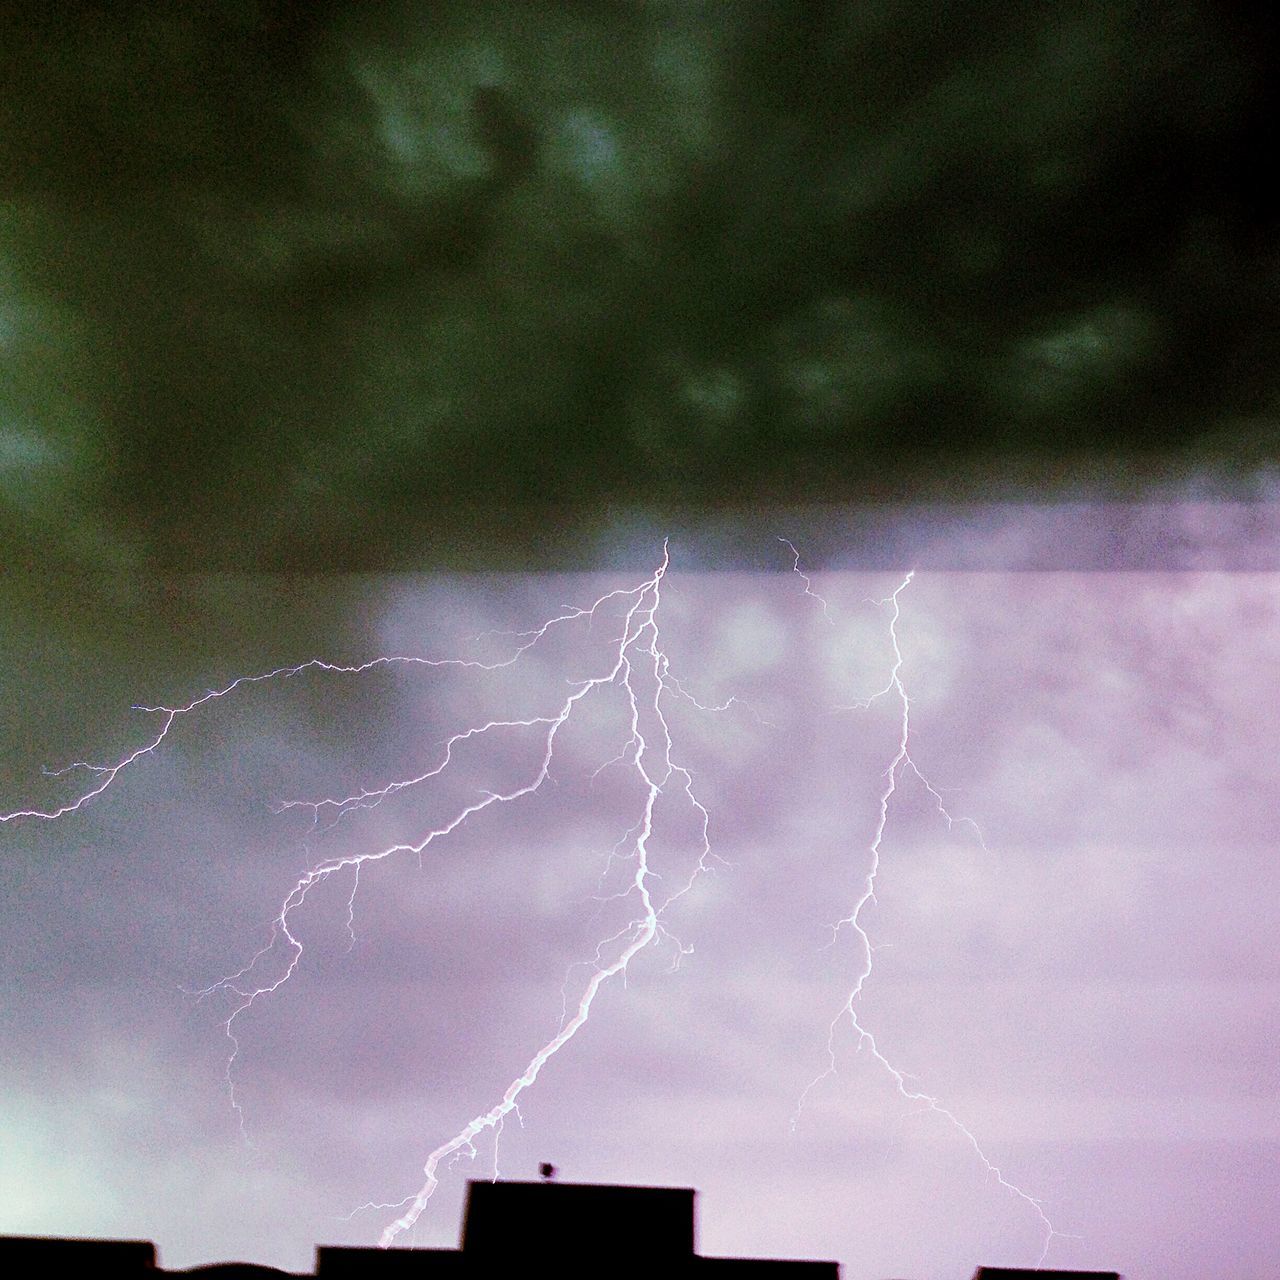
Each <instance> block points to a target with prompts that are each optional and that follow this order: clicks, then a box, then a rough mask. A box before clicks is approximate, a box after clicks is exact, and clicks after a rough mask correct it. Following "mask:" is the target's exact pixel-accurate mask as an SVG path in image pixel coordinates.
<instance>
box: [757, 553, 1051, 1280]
mask: <svg viewBox="0 0 1280 1280" xmlns="http://www.w3.org/2000/svg"><path fill="white" fill-rule="evenodd" d="M779 541H781V542H784V543H786V545H787V546H788V547H789V548H790V549H791V551H792V553H793V555H794V557H795V561H794V563H793V565H792V570H793V571H794V572H795V573H796V574H798V575H799V577H800V579H801V581H802V582H803V583H804V594H805V595H807V596H811V597H813V599H815V600H816V601H818V603H819V604H820V605H821V606H822V610H823V616H824V617H825V618H826V619H827V621H831V620H832V618H831V610H830V606H829V603H828V601H827V600H826V599H824V598H823V597H822V596H820V595H818V594H817V593H816V592H815V591H814V590H813V583H812V580H811V579H810V578H809V577H808V576H807V575H806V574H804V573H802V572H801V570H800V555H799V552H797V551H796V549H795V547H794V546H792V544H791V543H790V542H788V541H787V540H786V539H785V538H780V539H779ZM914 577H915V570H914V569H913V570H911V571H910V572H908V573H907V574H906V576H905V577H904V578H903V580H902V581H901V582H900V583H899V584H898V586H897V587H896V588H895V589H894V591H893V592H892V593H891V594H890V595H888V596H886V597H885V598H884V599H881V600H873V601H869V602H868V603H871V604H873V605H875V606H876V607H878V608H882V609H887V610H888V611H889V628H888V631H889V643H890V647H891V649H892V651H893V661H892V664H891V666H890V670H889V677H888V680H887V681H886V682H885V684H884V685H883V686H882V687H881V688H880V689H878V690H877V691H876V692H875V693H873V694H871V695H870V697H868V698H864V699H861V700H859V701H857V702H855V703H854V704H852V706H850V707H842V708H838V710H842V711H850V710H860V711H861V710H866V709H867V708H869V707H871V706H872V705H874V704H875V703H877V702H879V701H880V700H881V699H882V698H886V697H889V696H890V695H893V696H896V698H897V701H898V707H899V717H898V739H897V746H896V749H895V751H894V755H893V758H892V759H891V760H890V762H889V766H888V768H887V769H886V770H885V772H884V775H883V777H884V788H883V790H882V791H881V792H880V796H879V801H878V808H877V817H876V823H875V829H874V831H873V833H872V837H871V842H870V844H869V845H868V846H867V849H868V853H869V854H870V862H869V866H868V869H867V874H866V877H865V879H864V880H863V883H862V892H861V893H860V894H859V896H858V897H857V899H856V900H855V901H854V904H853V907H852V909H851V910H850V911H849V913H848V914H847V915H845V916H844V917H843V918H842V919H840V920H839V921H837V922H836V924H835V925H833V926H832V938H831V940H832V942H834V941H835V939H836V937H837V936H838V934H839V932H840V930H842V929H845V928H849V929H852V930H853V932H854V933H855V934H856V936H857V939H858V942H859V944H860V946H861V950H862V967H861V968H860V969H859V971H858V973H857V975H856V976H855V978H854V983H853V986H852V988H851V989H850V991H849V994H848V996H847V997H846V998H845V1000H844V1002H843V1004H841V1006H840V1008H839V1009H838V1010H837V1012H836V1015H835V1017H834V1018H832V1020H831V1024H830V1027H829V1028H828V1031H827V1042H826V1058H827V1066H826V1069H825V1070H824V1071H822V1072H821V1074H819V1075H818V1076H816V1077H815V1078H814V1079H813V1080H812V1081H811V1082H810V1083H809V1084H808V1085H807V1086H806V1088H805V1089H804V1091H803V1092H802V1093H801V1095H800V1098H799V1100H798V1102H797V1104H796V1110H795V1114H794V1115H793V1116H792V1119H791V1128H792V1132H794V1131H795V1129H796V1125H797V1123H798V1120H799V1116H800V1113H801V1111H802V1110H803V1108H804V1104H805V1102H806V1101H807V1100H808V1098H809V1095H810V1094H811V1093H812V1092H813V1091H814V1089H816V1088H817V1087H818V1085H820V1084H821V1083H822V1082H823V1081H824V1080H828V1079H830V1078H832V1077H833V1076H835V1075H836V1074H837V1073H838V1066H837V1059H836V1047H835V1040H836V1034H837V1032H838V1031H839V1029H840V1027H841V1025H842V1024H843V1023H845V1022H846V1021H847V1022H848V1025H849V1026H850V1027H852V1029H853V1031H854V1033H855V1035H856V1036H857V1046H858V1050H859V1051H861V1050H862V1049H863V1048H866V1049H868V1050H869V1051H870V1053H871V1056H872V1057H873V1058H874V1059H875V1061H876V1062H877V1063H878V1064H879V1066H880V1067H882V1068H883V1069H884V1070H885V1071H886V1072H887V1073H888V1075H889V1077H890V1079H891V1080H892V1081H893V1083H894V1087H895V1088H896V1089H897V1091H898V1093H899V1094H900V1095H901V1096H902V1097H903V1098H904V1099H905V1100H906V1101H908V1102H911V1103H917V1104H920V1106H921V1108H922V1110H923V1112H933V1113H935V1114H937V1115H939V1116H941V1117H942V1118H943V1119H944V1120H946V1121H947V1122H948V1123H949V1124H950V1126H951V1127H952V1129H953V1130H954V1131H955V1132H956V1133H958V1134H959V1135H960V1136H961V1137H962V1138H963V1139H964V1140H965V1142H967V1143H968V1145H969V1146H970V1147H971V1148H972V1150H973V1152H974V1154H975V1155H976V1156H977V1158H978V1161H979V1163H980V1164H981V1165H982V1167H983V1169H984V1170H985V1171H986V1173H987V1174H988V1175H989V1176H990V1177H992V1178H994V1179H995V1181H996V1182H997V1183H998V1184H999V1185H1000V1186H1001V1187H1003V1188H1004V1190H1006V1191H1007V1192H1009V1193H1010V1195H1012V1196H1015V1197H1016V1198H1017V1199H1019V1200H1021V1201H1022V1202H1023V1203H1024V1204H1026V1205H1027V1206H1029V1207H1030V1209H1031V1210H1032V1212H1033V1213H1034V1214H1035V1216H1036V1218H1037V1220H1038V1221H1039V1223H1040V1227H1041V1229H1042V1231H1043V1233H1044V1234H1043V1240H1042V1245H1041V1250H1040V1256H1039V1258H1038V1259H1037V1261H1036V1264H1035V1265H1036V1267H1037V1268H1040V1267H1042V1266H1044V1262H1045V1259H1046V1258H1047V1257H1048V1256H1049V1248H1050V1245H1051V1244H1052V1243H1053V1241H1054V1239H1055V1238H1057V1237H1061V1236H1064V1234H1065V1233H1063V1232H1060V1231H1057V1230H1056V1229H1055V1228H1054V1226H1053V1223H1052V1222H1051V1221H1050V1220H1049V1218H1048V1216H1047V1215H1046V1213H1045V1211H1044V1204H1043V1202H1042V1201H1040V1200H1039V1199H1037V1198H1036V1197H1035V1196H1032V1195H1030V1194H1029V1193H1028V1192H1026V1191H1024V1190H1023V1189H1022V1188H1021V1187H1019V1186H1018V1185H1016V1184H1015V1183H1013V1182H1010V1181H1009V1179H1007V1178H1006V1177H1005V1176H1004V1174H1003V1173H1002V1172H1001V1171H1000V1169H999V1167H998V1166H997V1165H996V1164H995V1163H994V1162H993V1161H992V1160H991V1159H990V1157H988V1155H987V1153H986V1152H985V1151H984V1150H983V1148H982V1145H981V1143H980V1142H979V1141H978V1139H977V1137H976V1136H975V1134H974V1133H973V1131H972V1130H971V1129H969V1127H968V1126H967V1125H966V1124H965V1123H964V1122H963V1121H962V1120H961V1119H960V1117H959V1116H957V1115H956V1114H955V1112H954V1111H952V1110H950V1109H949V1108H948V1107H946V1106H944V1105H943V1103H942V1101H941V1099H939V1098H937V1097H935V1096H934V1095H933V1094H930V1093H926V1092H924V1091H923V1090H921V1089H917V1088H912V1087H911V1086H910V1085H908V1083H907V1079H908V1076H907V1073H906V1072H904V1071H902V1070H901V1069H900V1068H899V1067H896V1066H894V1064H893V1063H892V1062H891V1061H890V1060H889V1059H888V1058H887V1057H885V1055H884V1053H883V1052H882V1051H881V1049H880V1046H879V1044H878V1042H877V1041H876V1038H875V1036H874V1035H873V1034H872V1032H871V1031H869V1030H868V1029H867V1028H866V1027H865V1026H864V1025H863V1024H862V1022H861V1020H860V1019H859V1017H858V1009H857V1004H858V999H859V997H860V996H861V995H862V992H863V989H864V988H865V986H866V984H867V981H868V979H870V977H871V971H872V967H873V960H872V956H873V953H874V951H875V948H874V947H873V945H872V942H871V937H870V935H869V934H868V933H867V931H866V929H865V927H864V926H863V924H862V922H861V916H862V912H863V909H864V908H865V907H866V906H867V904H868V903H871V902H874V901H875V891H876V879H877V877H878V876H879V874H880V862H881V851H882V849H883V846H884V837H885V830H886V828H887V827H888V824H889V814H890V810H891V809H892V805H893V799H894V796H895V795H896V794H897V791H898V784H899V782H900V780H901V779H902V776H903V774H905V773H910V774H911V775H912V776H914V777H915V778H916V780H917V781H918V782H919V783H920V784H921V785H922V786H923V787H924V789H925V791H926V792H927V793H928V795H929V796H930V797H931V798H932V800H933V801H934V804H935V805H936V807H937V810H938V812H939V814H940V815H941V817H942V818H943V819H944V820H945V821H946V823H947V828H948V830H950V829H951V828H952V827H953V826H955V825H956V824H957V823H964V824H966V825H968V826H970V827H971V828H972V829H973V831H974V832H975V833H976V835H977V838H978V842H979V844H981V846H982V848H983V850H984V852H985V851H986V844H985V842H984V841H983V839H982V833H981V831H979V830H978V828H977V826H976V825H975V824H974V823H973V822H972V820H971V819H968V818H956V817H954V816H953V815H952V814H951V812H950V811H949V810H948V809H947V807H946V803H945V802H944V800H943V798H942V795H941V793H940V792H939V791H938V790H937V788H936V787H934V785H933V784H932V783H931V782H930V781H929V779H928V778H926V777H925V775H924V774H923V773H922V772H921V771H920V769H919V767H918V766H917V764H916V762H915V760H914V759H913V758H912V756H911V698H910V696H909V695H908V693H907V687H906V685H905V684H904V682H903V679H902V667H903V656H902V647H901V645H900V643H899V637H898V623H899V621H900V620H901V617H902V601H901V596H902V593H903V592H904V591H905V590H906V589H907V587H909V586H910V585H911V581H912V579H913V578H914Z"/></svg>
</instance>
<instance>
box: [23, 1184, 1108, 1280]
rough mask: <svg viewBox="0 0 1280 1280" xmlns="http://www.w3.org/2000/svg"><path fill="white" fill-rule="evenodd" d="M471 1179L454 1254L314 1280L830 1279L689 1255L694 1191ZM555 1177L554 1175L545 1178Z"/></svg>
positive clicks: (360, 1258) (86, 1243) (109, 1257)
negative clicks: (541, 1279) (532, 1275)
mask: <svg viewBox="0 0 1280 1280" xmlns="http://www.w3.org/2000/svg"><path fill="white" fill-rule="evenodd" d="M547 1168H549V1166H544V1167H543V1170H544V1172H543V1180H542V1181H540V1182H471V1183H469V1184H468V1187H467V1202H466V1208H465V1210H464V1214H463V1224H462V1242H461V1245H460V1247H459V1248H457V1249H418V1248H406V1249H380V1248H352V1247H349V1246H345V1245H321V1246H320V1247H319V1248H318V1249H317V1250H316V1266H315V1272H314V1273H313V1274H314V1275H315V1277H316V1280H363V1278H364V1277H366V1276H367V1277H370V1278H371V1280H411V1278H412V1280H434V1277H437V1276H439V1277H459V1278H463V1277H466V1278H468V1280H476V1278H478V1277H489V1276H494V1277H497V1276H502V1277H507V1276H511V1275H517V1274H524V1273H526V1272H528V1271H530V1270H532V1271H534V1272H537V1273H540V1274H546V1275H551V1276H559V1277H566V1278H567V1280H576V1278H577V1277H582V1278H583V1280H586V1277H588V1276H590V1277H592V1280H597V1278H600V1277H632V1276H635V1277H639V1276H642V1275H643V1276H646V1277H648V1276H652V1275H655V1274H656V1275H661V1276H663V1277H669V1278H670V1280H681V1278H682V1277H694V1276H696V1277H700V1278H702V1280H712V1278H714V1280H839V1275H840V1266H839V1264H838V1263H836V1262H808V1261H792V1260H780V1259H766V1258H707V1257H703V1256H702V1255H700V1254H699V1253H697V1252H696V1248H695V1243H696V1240H695V1225H696V1224H695V1214H694V1196H695V1193H694V1191H693V1190H691V1189H689V1188H686V1187H620V1186H598V1185H592V1184H586V1183H570V1182H557V1181H555V1180H554V1179H553V1177H552V1176H551V1174H548V1173H547V1172H546V1169H547ZM553 1172H554V1171H552V1173H553ZM0 1273H3V1274H5V1275H7V1276H13V1277H15V1278H16V1280H36V1278H37V1277H40V1278H41V1280H43V1277H44V1276H46V1275H49V1274H65V1275H67V1276H68V1277H70V1280H79V1278H80V1277H84V1280H149V1278H151V1277H154V1276H156V1275H157V1274H160V1275H166V1274H167V1275H188V1276H193V1277H195V1276H198V1277H200V1278H201V1280H270V1278H271V1277H278V1276H282V1275H287V1274H291V1273H287V1272H283V1271H280V1270H278V1269H276V1268H275V1267H264V1266H259V1265H257V1264H254V1263H246V1262H220V1263H211V1264H209V1265H207V1266H202V1267H192V1268H189V1269H187V1270H185V1271H165V1270H164V1269H163V1268H161V1267H160V1266H159V1265H158V1260H157V1256H156V1248H155V1245H153V1244H152V1243H150V1242H149V1241H145V1240H74V1239H55V1238H46V1237H36V1236H3V1237H0ZM974 1280H1121V1278H1120V1276H1119V1275H1118V1274H1117V1273H1116V1272H1114V1271H1046V1270H1020V1269H1010V1268H1007V1267H979V1268H978V1270H977V1271H976V1272H975V1273H974Z"/></svg>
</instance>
